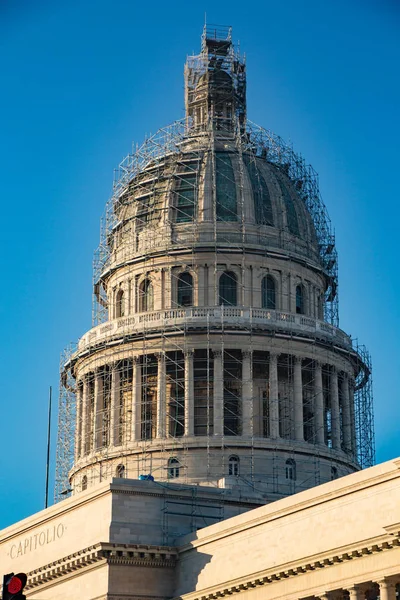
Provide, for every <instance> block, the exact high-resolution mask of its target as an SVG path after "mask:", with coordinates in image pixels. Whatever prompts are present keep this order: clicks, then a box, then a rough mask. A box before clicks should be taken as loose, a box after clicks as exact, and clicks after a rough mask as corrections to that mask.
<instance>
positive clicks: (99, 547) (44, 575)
mask: <svg viewBox="0 0 400 600" xmlns="http://www.w3.org/2000/svg"><path fill="white" fill-rule="evenodd" d="M177 555H178V553H177V551H176V549H175V548H173V547H171V546H147V545H138V544H111V543H108V542H100V543H99V544H95V545H94V546H89V547H88V548H84V549H82V550H78V552H75V553H74V554H70V555H68V556H65V557H64V558H60V559H59V560H56V561H54V562H52V563H50V564H47V565H44V566H42V567H40V568H38V569H35V570H34V571H30V572H29V573H27V575H28V585H27V586H26V589H27V590H28V591H29V590H33V589H34V588H37V587H38V586H40V585H43V584H45V583H49V582H50V581H53V580H55V579H60V578H62V577H65V576H67V575H70V574H71V573H74V572H75V571H78V570H80V569H83V568H85V567H89V566H92V565H94V564H96V563H104V564H108V565H124V566H131V567H159V568H160V567H161V568H174V567H175V565H176V559H177Z"/></svg>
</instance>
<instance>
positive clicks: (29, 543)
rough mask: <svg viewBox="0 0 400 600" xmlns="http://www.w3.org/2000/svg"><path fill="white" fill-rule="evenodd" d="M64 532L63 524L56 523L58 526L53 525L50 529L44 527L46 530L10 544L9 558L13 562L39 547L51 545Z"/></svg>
mask: <svg viewBox="0 0 400 600" xmlns="http://www.w3.org/2000/svg"><path fill="white" fill-rule="evenodd" d="M64 532H65V527H64V524H63V523H58V525H53V526H52V527H46V529H42V530H41V531H39V532H38V533H35V534H33V535H30V536H29V537H26V538H24V539H23V540H21V541H19V542H16V543H14V544H12V545H11V547H10V552H9V556H10V558H11V559H12V560H14V559H15V558H19V557H20V556H23V555H24V554H29V552H33V551H35V550H36V549H38V548H39V547H40V546H45V545H47V544H51V543H53V542H55V541H56V540H57V539H60V538H62V536H63V535H64Z"/></svg>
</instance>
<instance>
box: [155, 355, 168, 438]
mask: <svg viewBox="0 0 400 600" xmlns="http://www.w3.org/2000/svg"><path fill="white" fill-rule="evenodd" d="M157 360H158V369H157V431H156V437H157V438H162V437H165V436H166V408H167V406H166V402H167V373H166V368H165V353H164V352H160V354H158V355H157Z"/></svg>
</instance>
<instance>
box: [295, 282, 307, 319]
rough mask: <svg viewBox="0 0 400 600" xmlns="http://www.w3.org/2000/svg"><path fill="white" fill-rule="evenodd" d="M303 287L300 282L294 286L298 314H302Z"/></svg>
mask: <svg viewBox="0 0 400 600" xmlns="http://www.w3.org/2000/svg"><path fill="white" fill-rule="evenodd" d="M304 305H305V302H304V287H303V286H302V285H301V284H300V285H298V286H296V313H297V314H298V315H304V312H305V309H304Z"/></svg>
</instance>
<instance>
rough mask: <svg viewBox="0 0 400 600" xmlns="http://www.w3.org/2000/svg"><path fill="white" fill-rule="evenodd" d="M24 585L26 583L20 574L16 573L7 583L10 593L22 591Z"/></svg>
mask: <svg viewBox="0 0 400 600" xmlns="http://www.w3.org/2000/svg"><path fill="white" fill-rule="evenodd" d="M25 580H26V575H25ZM24 585H25V583H23V582H22V580H21V579H20V576H18V575H14V577H13V578H12V579H11V580H10V581H9V583H8V585H7V591H8V592H10V594H18V592H20V591H21V590H22V589H23V587H24Z"/></svg>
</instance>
